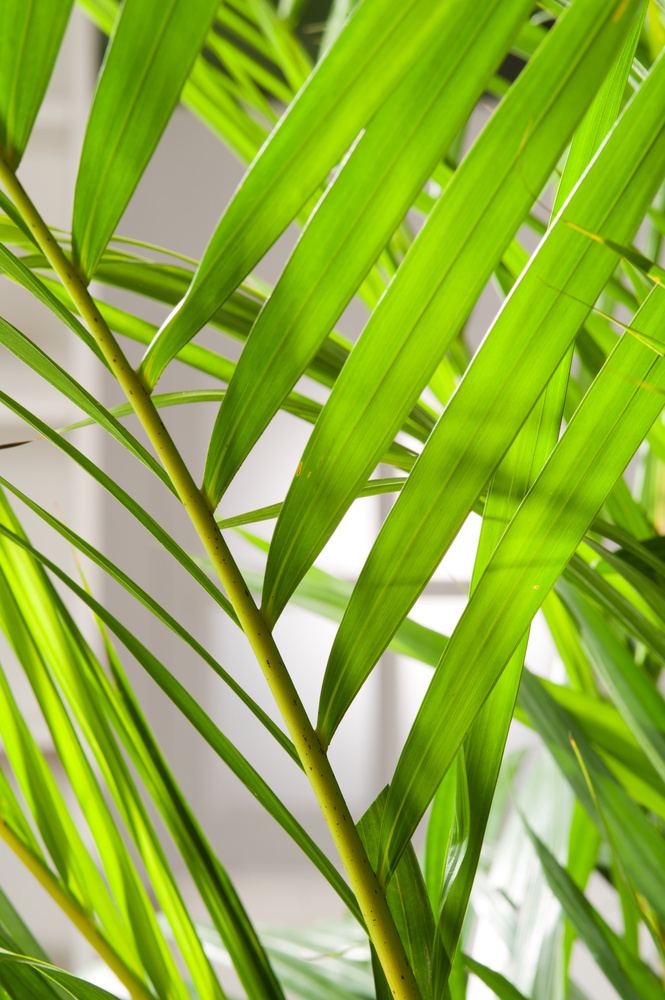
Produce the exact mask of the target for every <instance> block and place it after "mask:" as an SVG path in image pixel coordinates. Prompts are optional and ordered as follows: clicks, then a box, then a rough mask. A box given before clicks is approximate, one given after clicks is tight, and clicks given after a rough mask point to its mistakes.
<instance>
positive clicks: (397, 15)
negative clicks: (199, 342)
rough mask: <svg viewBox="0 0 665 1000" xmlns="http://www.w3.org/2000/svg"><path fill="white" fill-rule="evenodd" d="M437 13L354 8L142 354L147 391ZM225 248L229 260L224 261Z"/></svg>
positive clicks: (378, 1)
mask: <svg viewBox="0 0 665 1000" xmlns="http://www.w3.org/2000/svg"><path fill="white" fill-rule="evenodd" d="M444 14H445V12H444V10H443V8H442V7H441V6H440V5H438V4H431V3H430V2H429V0H408V2H405V3H402V4H399V5H398V6H396V5H395V4H394V3H393V2H392V0H373V2H372V3H363V4H360V5H359V6H358V7H357V9H356V11H355V12H354V15H353V17H351V18H350V20H349V21H348V22H347V24H346V26H345V28H344V30H343V31H342V33H341V35H340V36H339V38H338V39H337V41H336V43H335V45H334V46H333V47H332V48H331V49H330V51H329V52H328V53H327V54H326V56H325V58H324V59H323V60H322V61H321V62H320V63H319V64H318V66H317V68H316V70H315V71H314V73H313V74H312V75H311V76H310V78H309V80H308V81H307V84H306V86H305V87H304V88H303V89H302V90H301V91H300V93H299V95H298V99H297V100H296V101H295V102H294V103H293V104H292V105H291V107H290V109H289V111H288V113H287V114H286V115H285V116H284V118H283V119H282V121H281V122H280V124H279V126H278V128H277V129H275V131H274V132H273V133H272V135H271V137H270V140H269V142H268V144H267V145H266V147H265V148H264V149H263V150H262V152H261V155H260V156H259V157H258V158H257V159H256V160H255V162H254V163H253V164H252V167H251V168H250V170H249V172H248V173H247V175H246V176H245V178H244V180H243V182H242V184H241V185H240V187H239V188H238V191H237V192H236V195H235V197H234V198H233V200H232V201H231V204H230V205H229V206H228V208H227V209H226V211H225V213H224V215H223V216H222V219H221V221H220V223H219V225H218V227H217V229H216V231H215V233H214V235H213V237H212V239H211V241H210V244H209V245H208V249H207V250H206V252H205V254H204V257H203V259H202V261H201V264H200V265H199V268H198V270H197V272H196V275H195V277H194V280H193V282H192V285H191V287H190V289H189V291H188V293H187V296H186V297H185V298H184V299H183V301H182V302H181V304H180V305H179V306H178V307H177V309H176V310H174V312H173V313H172V315H171V317H170V318H169V319H168V320H167V322H166V323H165V324H164V326H163V327H162V329H161V331H160V332H159V333H158V334H157V337H156V338H155V340H154V341H153V343H152V345H151V346H150V348H149V349H148V351H147V352H146V355H145V357H144V359H143V362H142V364H141V372H142V374H143V377H144V379H145V381H146V383H147V384H148V385H149V386H151V387H152V386H154V385H155V383H156V382H157V380H158V378H159V377H160V375H161V373H162V371H163V370H164V368H165V366H166V365H167V364H168V363H169V361H170V360H171V358H172V357H174V355H175V354H177V352H178V350H179V349H180V348H181V347H182V346H183V344H185V343H187V342H188V341H189V340H191V338H192V337H193V336H194V335H195V334H196V333H197V332H198V331H199V330H200V329H201V327H202V326H203V325H204V324H205V323H206V322H207V321H208V319H209V318H210V317H211V316H212V315H213V313H214V312H215V310H217V309H218V308H219V307H220V306H221V304H222V303H223V302H224V301H225V300H226V299H227V298H228V296H229V295H230V294H231V292H232V291H233V290H234V289H235V288H236V287H237V286H238V285H239V284H240V282H241V281H242V280H243V278H244V277H245V276H246V275H247V274H248V273H249V271H250V270H251V269H252V268H253V267H254V266H255V264H256V263H257V262H258V261H259V260H260V259H261V257H262V256H263V255H264V254H265V252H266V251H267V250H268V249H269V247H270V246H272V244H273V243H274V241H275V240H276V239H277V238H278V236H279V235H280V234H281V233H282V232H283V231H284V229H285V228H286V227H287V226H288V224H289V223H290V222H291V221H292V220H293V219H294V218H295V216H296V215H297V213H298V212H299V210H300V209H301V208H302V206H303V205H304V204H305V203H306V202H307V200H308V198H309V197H310V196H311V195H312V194H313V193H314V192H315V191H316V190H317V188H318V187H319V185H321V184H322V183H323V182H324V181H325V179H326V177H327V175H328V173H329V171H330V170H331V169H332V168H333V167H334V166H335V165H336V163H337V162H338V161H339V160H340V159H341V158H342V156H343V155H344V153H345V152H346V151H347V149H348V148H349V146H350V145H351V143H352V142H353V140H354V139H355V138H356V137H357V135H358V132H359V131H360V129H361V128H363V127H364V126H365V125H366V124H367V122H368V121H369V120H370V119H371V117H372V116H373V114H374V113H375V112H376V111H377V109H378V108H379V107H380V106H381V105H382V104H383V102H384V101H385V100H386V99H387V98H388V97H389V96H390V94H391V93H392V91H393V90H394V89H395V88H396V87H397V86H398V85H399V83H400V81H401V80H402V79H403V78H404V77H405V76H406V75H407V74H408V73H409V72H410V70H411V69H412V68H413V66H414V65H415V64H416V63H417V62H418V60H419V58H420V52H421V49H422V46H423V44H425V42H426V40H427V39H428V38H430V37H431V34H432V32H433V31H436V30H437V28H438V25H439V23H440V21H441V20H442V19H443V18H444ZM231 248H233V252H231Z"/></svg>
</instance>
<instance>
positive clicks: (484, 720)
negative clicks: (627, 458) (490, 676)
mask: <svg viewBox="0 0 665 1000" xmlns="http://www.w3.org/2000/svg"><path fill="white" fill-rule="evenodd" d="M644 9H645V8H644V7H643V11H644ZM642 21H643V18H642V17H637V18H636V20H635V23H634V25H633V28H632V30H631V33H630V35H629V37H628V40H627V42H626V44H625V45H624V47H623V50H622V51H621V53H620V55H619V57H618V59H617V61H616V63H615V66H614V67H613V68H612V70H611V71H610V73H609V74H608V78H607V80H606V81H605V83H604V84H603V86H602V87H601V89H600V91H599V92H598V94H597V95H596V97H595V98H594V100H593V103H592V105H591V107H590V108H589V110H588V112H587V114H586V115H585V117H584V119H583V121H582V123H581V125H580V127H579V129H578V130H577V131H576V133H575V136H574V138H573V141H572V143H571V148H570V150H569V152H568V157H567V159H566V165H565V168H564V171H563V175H562V178H561V181H560V184H559V188H558V190H557V194H556V199H555V204H554V209H553V212H552V214H553V216H554V215H555V214H556V213H557V211H558V209H559V208H561V206H562V205H563V203H564V201H565V199H566V197H567V196H568V195H569V193H570V191H571V190H572V189H573V188H574V186H575V183H576V182H577V181H578V180H579V178H580V176H581V175H582V173H583V172H584V170H585V169H586V167H587V166H588V164H589V162H590V160H591V159H592V157H593V155H594V154H595V153H596V151H597V149H598V146H599V145H600V143H601V141H602V139H603V138H604V136H605V134H606V133H607V132H608V131H609V130H610V128H611V127H612V125H613V124H614V121H615V119H616V117H617V115H618V113H619V110H620V108H621V103H622V100H623V96H624V92H625V88H626V82H627V79H628V74H629V71H630V67H631V64H632V59H633V55H634V53H635V48H636V46H637V42H638V40H639V36H640V30H641V27H642ZM519 263H520V264H521V265H522V266H521V267H520V271H521V270H523V268H524V266H526V261H524V262H522V261H520V262H519ZM571 355H572V348H571V349H570V350H569V353H568V354H567V355H565V356H564V359H563V361H562V362H561V364H560V365H559V368H558V369H557V372H556V373H555V375H554V377H553V379H552V380H551V381H550V383H549V384H548V386H547V388H546V390H545V392H544V393H543V396H542V397H541V399H540V400H539V402H538V404H537V405H536V407H535V408H534V410H533V411H532V413H531V414H530V415H529V418H528V420H527V421H526V422H525V424H524V426H523V428H522V430H521V431H520V433H519V434H518V436H517V438H516V439H515V441H514V442H513V444H512V445H511V447H510V449H509V451H508V453H507V455H506V456H505V458H504V459H503V461H502V463H501V465H500V466H499V468H498V469H497V471H496V473H495V475H494V477H493V479H492V483H491V485H490V488H489V490H488V495H487V500H486V502H485V508H484V512H483V524H482V529H481V536H480V541H479V544H478V552H477V555H476V561H475V564H474V571H473V577H472V589H473V588H474V587H475V586H476V585H477V583H478V580H479V579H480V578H481V576H482V573H483V571H484V570H485V568H486V565H487V561H488V559H489V557H490V555H491V552H492V551H493V549H494V548H495V546H496V544H497V543H498V541H499V539H500V537H501V534H502V533H503V530H504V528H505V527H506V525H507V524H508V523H509V521H510V519H511V518H512V516H513V514H514V513H515V511H516V509H517V507H518V506H519V504H520V502H521V500H522V498H523V496H524V494H525V493H526V492H527V489H528V487H529V486H530V485H531V483H532V482H533V480H534V479H535V476H536V474H537V473H538V472H539V471H540V468H541V467H542V465H543V464H544V461H545V459H546V457H547V456H548V455H549V453H550V451H551V450H552V448H553V447H554V445H555V444H556V441H557V439H558V437H559V431H560V427H561V418H562V411H563V406H564V397H565V389H566V385H567V382H568V374H569V371H570V362H571ZM527 641H528V636H525V637H524V638H523V639H522V641H521V642H520V644H519V646H518V647H517V649H516V650H515V652H514V653H513V655H512V657H511V659H510V661H509V663H508V664H507V666H506V669H505V670H504V672H503V674H502V676H501V677H500V678H499V681H498V682H497V684H496V686H495V688H494V689H493V691H492V692H491V694H490V696H489V698H488V699H487V701H486V703H485V704H484V705H483V707H482V709H481V710H480V713H479V715H478V717H477V719H476V721H475V722H474V725H473V728H472V730H471V732H470V733H469V734H468V736H467V738H466V741H465V749H464V753H465V758H466V768H467V775H468V789H469V792H468V796H469V805H470V813H471V817H470V823H469V826H470V832H469V837H468V839H469V844H468V847H467V850H466V853H465V856H464V860H463V863H462V866H461V869H460V871H459V874H458V877H457V878H456V879H455V883H454V886H453V888H452V890H451V894H450V900H449V902H448V905H447V906H446V914H445V920H443V919H442V920H441V922H440V923H441V925H442V929H441V938H442V942H443V955H444V956H446V957H447V958H448V956H451V955H452V954H454V949H455V946H456V944H457V939H458V936H459V934H460V933H461V930H462V925H463V921H464V918H465V915H466V910H467V906H468V901H469V897H470V895H471V889H472V885H473V882H474V879H475V876H476V870H477V866H478V862H479V860H480V856H481V850H482V845H483V841H484V836H485V828H486V824H487V821H488V818H489V813H490V808H491V804H492V800H493V797H494V789H495V785H496V781H497V780H498V777H499V770H500V767H501V761H502V758H503V753H504V748H505V744H506V739H507V737H508V730H509V728H510V724H511V721H512V716H513V711H514V708H515V702H516V699H517V692H518V689H519V681H520V677H521V673H522V667H523V664H524V655H525V652H526V648H527ZM437 794H438V793H437ZM435 800H436V797H435ZM437 958H438V959H439V961H441V958H442V956H441V955H440V954H439V955H437ZM448 961H450V958H448ZM446 972H447V970H446Z"/></svg>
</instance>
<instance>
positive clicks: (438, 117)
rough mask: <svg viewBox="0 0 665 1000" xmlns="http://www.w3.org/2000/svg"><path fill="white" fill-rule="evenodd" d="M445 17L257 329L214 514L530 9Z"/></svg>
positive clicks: (499, 7) (215, 451)
mask: <svg viewBox="0 0 665 1000" xmlns="http://www.w3.org/2000/svg"><path fill="white" fill-rule="evenodd" d="M443 10H444V11H445V13H446V15H447V16H446V17H445V18H443V19H442V21H441V23H440V24H439V25H438V27H437V30H436V32H435V33H434V34H433V35H432V38H431V42H430V44H428V45H427V46H425V45H423V47H422V50H421V59H420V61H419V63H418V65H417V66H416V67H415V68H414V69H413V70H412V72H411V73H410V74H409V75H408V76H407V77H406V78H405V80H404V81H403V82H402V83H401V85H400V86H399V87H398V88H397V89H396V90H395V92H394V93H393V94H392V95H391V97H390V99H389V100H388V101H386V102H385V103H384V105H383V107H382V108H381V109H380V110H379V111H378V113H377V114H376V115H375V116H374V118H373V119H372V120H371V121H370V122H369V123H368V125H367V126H366V128H365V131H364V134H363V135H362V136H361V138H360V140H359V141H358V142H357V144H356V145H355V146H354V147H353V149H352V151H351V153H350V155H349V156H348V158H347V159H346V160H345V162H344V164H343V165H342V168H341V170H340V171H339V173H338V175H337V177H336V179H335V181H334V183H333V184H332V185H331V186H330V188H329V189H328V191H327V192H326V195H325V197H324V198H323V200H322V201H321V202H320V204H319V205H318V206H317V209H316V211H315V213H314V214H313V215H312V217H311V219H310V221H309V223H308V225H307V227H306V229H305V231H304V233H303V234H302V236H301V238H300V240H299V242H298V244H297V246H296V249H295V250H294V252H293V254H292V256H291V259H290V260H289V263H288V264H287V266H286V268H285V270H284V273H283V275H282V277H281V279H280V280H279V282H278V283H277V285H276V287H275V290H274V291H273V293H272V295H271V296H270V299H269V300H268V302H267V304H266V306H265V307H264V309H263V311H262V313H261V315H260V317H259V318H258V320H257V322H256V325H255V327H254V329H253V331H252V334H251V337H250V338H249V340H248V342H247V346H246V347H245V350H244V351H243V354H242V356H241V358H240V361H239V363H238V367H237V370H236V373H235V375H234V377H233V379H232V381H231V383H230V385H229V391H228V394H227V396H226V398H225V400H224V402H223V404H222V406H221V408H220V412H219V416H218V418H217V422H216V424H215V428H214V430H213V434H212V437H211V440H210V447H209V451H208V458H207V461H206V471H205V475H204V482H203V485H204V489H205V490H206V493H207V496H208V498H209V500H210V502H211V504H212V506H213V507H216V506H217V504H218V503H219V500H220V498H221V496H222V494H223V493H224V491H225V489H226V487H227V486H228V484H229V482H230V481H231V479H232V478H233V476H234V475H235V473H236V472H237V470H238V469H239V467H240V465H241V464H242V462H243V461H244V459H245V458H246V457H247V455H248V453H249V451H250V449H251V448H252V447H253V446H254V444H255V443H256V441H257V440H258V438H259V436H260V434H261V433H262V432H263V431H264V430H265V428H266V426H267V424H268V422H269V421H270V419H271V418H272V416H273V415H274V413H275V412H276V410H277V408H278V407H279V404H280V402H281V401H282V399H283V398H284V396H285V395H286V393H287V392H288V391H289V390H290V389H291V388H292V387H293V386H294V385H295V383H296V382H297V380H298V378H299V377H300V375H301V374H302V373H303V372H304V370H305V368H306V367H307V365H308V364H309V363H310V361H311V359H312V357H313V356H314V355H315V353H316V351H317V350H318V349H319V348H320V345H321V343H322V342H323V340H324V338H325V337H326V335H327V333H328V332H329V330H330V329H331V328H332V326H333V324H334V323H336V322H337V320H338V318H339V316H340V315H341V313H342V312H343V310H344V308H345V307H346V305H347V304H348V302H349V300H350V298H351V296H352V295H353V293H354V292H355V291H356V290H357V288H358V286H359V285H360V283H361V281H362V280H363V278H364V277H365V275H366V273H367V271H368V270H369V268H370V266H371V265H372V264H373V263H374V261H375V260H376V258H377V257H378V255H379V253H380V252H381V250H382V249H383V248H384V246H385V245H386V243H387V242H388V240H389V238H390V236H391V235H392V233H393V232H394V230H395V229H396V227H397V226H398V224H399V223H400V221H401V220H402V219H403V217H404V216H405V214H406V211H407V209H408V208H409V207H410V206H411V204H412V202H413V199H414V198H415V196H416V194H417V193H418V191H419V190H420V189H421V188H422V186H423V184H424V183H425V181H426V180H427V178H428V177H429V175H430V173H431V171H432V170H433V168H434V167H435V165H436V163H437V161H438V160H439V159H440V158H441V157H442V156H443V154H444V153H445V151H446V149H447V147H448V145H449V144H450V143H451V141H452V140H453V138H454V136H455V134H456V133H457V132H458V131H459V129H460V128H461V126H462V124H463V122H464V121H465V120H466V118H467V117H468V114H469V112H470V109H471V108H472V107H473V105H474V104H475V102H476V100H477V98H478V96H479V94H480V93H481V92H482V89H483V86H484V84H485V83H486V81H487V79H488V78H489V76H490V75H491V73H492V72H493V70H494V68H495V67H496V65H497V64H498V62H499V61H500V60H501V58H502V56H503V55H504V53H505V51H506V49H507V48H508V46H509V44H510V40H511V38H512V36H513V35H514V33H515V31H516V30H517V27H518V25H519V23H520V20H522V19H523V18H524V16H525V15H526V13H527V10H528V5H527V4H524V5H523V6H522V5H520V4H519V3H509V4H506V3H502V2H496V0H491V2H488V3H484V4H482V5H480V6H478V7H477V9H476V14H475V16H474V17H473V18H469V17H468V9H467V7H466V5H465V4H464V3H452V4H446V5H444V8H443ZM396 136H397V137H399V138H398V141H395V137H396ZM277 362H279V363H277Z"/></svg>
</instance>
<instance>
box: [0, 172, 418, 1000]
mask: <svg viewBox="0 0 665 1000" xmlns="http://www.w3.org/2000/svg"><path fill="white" fill-rule="evenodd" d="M0 181H2V183H3V185H4V187H5V188H6V190H7V193H8V194H9V196H10V197H11V198H12V200H13V202H14V204H15V205H16V207H17V208H18V210H19V212H20V213H21V215H22V217H23V219H24V221H25V222H26V223H27V225H28V226H29V227H30V229H31V230H32V232H33V234H34V236H35V239H36V240H37V242H38V244H39V246H40V248H41V250H42V252H43V253H44V255H45V257H46V258H47V259H48V261H49V262H50V264H51V266H52V267H53V269H54V271H55V272H56V273H57V275H58V277H59V278H60V280H61V281H62V283H63V285H64V286H65V288H66V289H67V291H68V292H69V295H70V296H71V299H72V301H73V303H74V305H75V306H76V308H77V309H78V311H79V313H80V315H81V316H82V318H83V319H84V320H85V322H86V324H87V326H88V329H89V330H90V332H91V334H92V336H93V337H94V339H95V340H96V342H97V344H98V345H99V347H100V349H101V351H102V353H103V355H104V358H105V359H106V362H107V364H108V366H109V368H110V370H111V372H112V373H113V374H114V375H115V377H116V378H117V380H118V382H119V383H120V386H121V387H122V389H123V391H124V393H125V395H126V397H127V399H128V401H129V402H130V403H131V405H132V407H133V409H134V412H135V413H136V415H137V417H138V418H139V420H140V421H141V424H142V426H143V428H144V430H145V432H146V434H147V436H148V438H149V440H150V442H151V443H152V446H153V448H154V449H155V451H156V453H157V455H158V457H159V459H160V461H161V462H162V464H163V466H164V468H165V470H166V472H167V473H168V475H169V477H170V479H171V482H172V483H173V486H174V487H175V489H176V492H177V494H178V497H179V498H180V500H181V502H182V504H183V505H184V507H185V509H186V510H187V513H188V515H189V517H190V520H191V522H192V524H193V526H194V528H195V529H196V532H197V534H198V535H199V538H200V539H201V542H202V544H203V546H204V548H205V551H206V552H207V554H208V556H209V558H210V560H211V562H212V564H213V566H214V568H215V571H216V573H217V575H218V577H219V580H220V581H221V583H222V586H223V587H224V589H225V590H226V592H227V594H228V596H229V599H230V600H231V603H232V604H233V607H234V609H235V612H236V614H237V616H238V619H239V621H240V623H241V625H242V628H243V630H244V632H245V634H246V636H247V638H248V639H249V642H250V644H251V646H252V649H253V651H254V654H255V656H256V658H257V660H258V662H259V665H260V667H261V670H262V671H263V673H264V675H265V677H266V680H267V681H268V685H269V686H270V690H271V692H272V694H273V697H274V699H275V702H276V704H277V706H278V708H279V710H280V712H281V714H282V718H283V719H284V722H285V724H286V726H287V729H288V731H289V735H290V736H291V739H292V740H293V743H294V745H295V747H296V750H297V752H298V756H299V757H300V760H301V762H302V765H303V768H304V771H305V774H306V775H307V777H308V779H309V781H310V784H311V786H312V789H313V791H314V794H315V796H316V798H317V801H318V803H319V806H320V808H321V811H322V813H323V816H324V818H325V820H326V823H327V825H328V828H329V830H330V833H331V835H332V838H333V841H334V843H335V846H336V848H337V850H338V852H339V855H340V858H341V859H342V863H343V864H344V868H345V870H346V873H347V875H348V878H349V882H350V884H351V888H352V889H353V891H354V893H355V895H356V899H357V900H358V904H359V906H360V910H361V912H362V915H363V919H364V921H365V925H366V927H367V932H368V934H369V937H370V939H371V941H372V944H373V945H374V948H375V949H376V952H377V955H378V958H379V961H380V963H381V966H382V968H383V970H384V972H385V975H386V978H387V980H388V984H389V986H390V989H391V992H392V994H393V996H395V997H396V998H399V1000H419V991H418V987H417V985H416V981H415V978H414V976H413V972H412V970H411V967H410V965H409V962H408V959H407V957H406V953H405V951H404V947H403V945H402V942H401V940H400V937H399V934H398V933H397V928H396V927H395V923H394V921H393V918H392V915H391V913H390V911H389V909H388V904H387V902H386V896H385V892H384V890H383V888H382V886H381V885H380V884H379V882H378V880H377V878H376V874H375V873H374V870H373V869H372V866H371V864H370V862H369V859H368V857H367V853H366V851H365V848H364V846H363V844H362V841H361V840H360V836H359V834H358V831H357V829H356V826H355V824H354V822H353V819H352V817H351V814H350V812H349V809H348V807H347V805H346V802H345V801H344V796H343V795H342V791H341V789H340V787H339V785H338V783H337V779H336V777H335V775H334V773H333V770H332V768H331V766H330V762H329V760H328V757H327V754H326V753H325V751H324V750H323V748H322V746H321V744H320V743H319V739H318V737H317V735H316V732H315V730H314V727H313V726H312V724H311V722H310V720H309V717H308V715H307V713H306V711H305V708H304V706H303V704H302V701H301V699H300V696H299V695H298V692H297V691H296V688H295V686H294V684H293V681H292V680H291V676H290V674H289V672H288V670H287V669H286V666H285V664H284V661H283V660H282V657H281V654H280V652H279V650H278V648H277V645H276V643H275V641H274V638H273V636H272V633H271V631H270V629H269V628H268V626H267V624H266V622H265V619H264V617H263V615H262V613H261V611H260V609H259V608H258V607H257V606H256V604H255V602H254V600H253V598H252V596H251V595H250V593H249V590H248V588H247V586H246V584H245V581H244V579H243V577H242V574H241V573H240V571H239V569H238V567H237V565H236V562H235V560H234V558H233V556H232V554H231V552H230V550H229V548H228V546H227V544H226V542H225V540H224V538H223V536H222V534H221V532H220V530H219V528H218V526H217V523H216V521H215V518H214V512H213V511H212V510H211V508H210V506H209V504H208V501H207V500H206V498H205V497H204V495H203V493H202V491H201V490H200V489H199V488H198V487H197V485H196V483H195V482H194V479H193V478H192V475H191V473H190V471H189V469H188V468H187V466H186V464H185V462H184V461H183V459H182V456H181V455H180V453H179V451H178V449H177V448H176V446H175V444H174V442H173V440H172V439H171V436H170V435H169V433H168V431H167V430H166V427H165V426H164V423H163V422H162V419H161V417H160V416H159V412H158V410H157V409H156V407H155V406H154V404H153V402H152V399H151V398H150V394H149V392H148V391H147V389H146V387H145V385H144V384H143V381H142V380H141V378H140V377H139V375H138V374H137V373H136V372H135V371H134V369H133V368H132V367H131V365H130V364H129V362H128V361H127V359H126V357H125V355H124V353H123V352H122V350H121V348H120V346H119V344H118V343H117V341H116V339H115V337H114V336H113V334H112V333H111V331H110V329H109V328H108V326H107V324H106V322H105V321H104V319H103V317H102V315H101V313H100V312H99V310H98V309H97V306H96V305H95V303H94V301H93V299H92V297H91V296H90V293H89V292H88V290H87V288H86V286H85V284H84V283H83V282H82V280H81V279H80V277H79V275H78V274H77V273H76V270H75V268H74V267H73V265H72V263H71V261H70V260H69V259H68V258H67V257H66V256H65V254H64V252H63V250H62V248H61V247H60V245H59V244H58V242H57V241H56V240H55V238H54V237H53V235H52V233H51V232H50V230H49V228H48V227H47V226H46V224H45V223H44V221H43V219H42V218H41V216H40V214H39V212H38V211H37V209H36V208H35V206H34V205H33V203H32V201H31V200H30V198H29V196H28V194H27V193H26V191H25V190H24V189H23V187H22V185H21V183H20V182H19V180H18V178H17V177H16V175H15V174H14V172H13V171H12V170H11V169H10V168H9V167H8V166H7V165H6V164H5V163H4V162H2V160H0Z"/></svg>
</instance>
